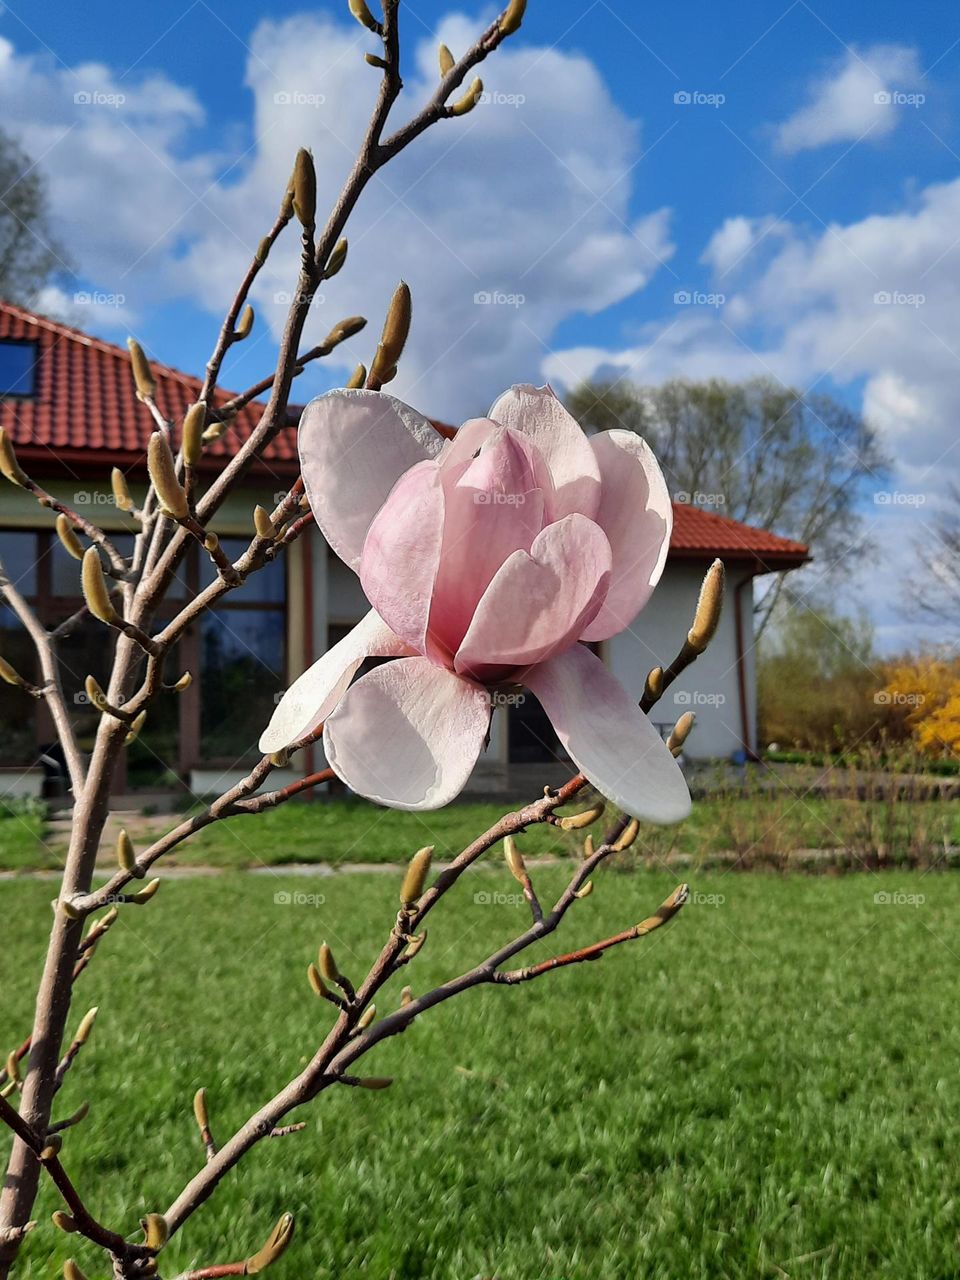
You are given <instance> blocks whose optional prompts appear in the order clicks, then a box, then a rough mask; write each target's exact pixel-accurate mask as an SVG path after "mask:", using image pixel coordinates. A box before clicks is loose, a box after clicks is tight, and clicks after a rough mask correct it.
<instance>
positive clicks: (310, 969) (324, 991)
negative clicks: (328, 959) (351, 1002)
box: [307, 964, 333, 1000]
mask: <svg viewBox="0 0 960 1280" xmlns="http://www.w3.org/2000/svg"><path fill="white" fill-rule="evenodd" d="M307 981H308V982H309V983H310V986H311V987H312V989H313V994H314V995H316V996H320V998H321V999H323V1000H329V999H330V997H331V996H332V995H333V992H332V991H331V990H330V988H329V987H328V986H327V984H326V983H325V982H324V980H323V978H321V977H320V970H319V969H318V968H317V966H316V965H315V964H308V965H307Z"/></svg>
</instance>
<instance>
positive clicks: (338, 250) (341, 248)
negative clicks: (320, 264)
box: [323, 240, 347, 280]
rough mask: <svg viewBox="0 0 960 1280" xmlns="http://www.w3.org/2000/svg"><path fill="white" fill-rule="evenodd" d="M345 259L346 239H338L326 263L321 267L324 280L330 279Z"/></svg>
mask: <svg viewBox="0 0 960 1280" xmlns="http://www.w3.org/2000/svg"><path fill="white" fill-rule="evenodd" d="M346 260H347V242H346V240H338V241H337V243H336V245H335V246H334V250H333V253H331V255H330V257H329V258H328V259H327V265H326V266H325V267H324V269H323V278H324V280H331V279H332V278H333V277H334V276H335V275H336V274H337V272H338V271H339V270H340V269H341V268H342V266H343V264H344V263H345V262H346Z"/></svg>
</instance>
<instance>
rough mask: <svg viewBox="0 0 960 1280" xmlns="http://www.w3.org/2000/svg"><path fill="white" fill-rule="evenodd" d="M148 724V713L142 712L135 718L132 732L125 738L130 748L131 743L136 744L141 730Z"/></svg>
mask: <svg viewBox="0 0 960 1280" xmlns="http://www.w3.org/2000/svg"><path fill="white" fill-rule="evenodd" d="M146 723H147V713H146V711H141V712H140V714H139V715H138V716H134V718H133V719H132V720H131V722H130V731H129V733H128V734H127V736H126V737H125V738H124V742H125V743H126V745H127V746H128V747H129V746H130V744H131V742H136V740H137V738H139V736H140V730H141V729H142V728H143V726H144V725H145V724H146Z"/></svg>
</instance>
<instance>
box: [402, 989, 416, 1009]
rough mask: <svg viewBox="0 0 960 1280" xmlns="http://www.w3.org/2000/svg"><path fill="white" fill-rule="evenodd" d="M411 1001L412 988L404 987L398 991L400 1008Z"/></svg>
mask: <svg viewBox="0 0 960 1280" xmlns="http://www.w3.org/2000/svg"><path fill="white" fill-rule="evenodd" d="M412 1001H413V988H412V987H404V988H403V990H402V991H401V992H400V1008H401V1009H405V1008H406V1007H407V1005H408V1004H411V1003H412Z"/></svg>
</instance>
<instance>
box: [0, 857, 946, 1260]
mask: <svg viewBox="0 0 960 1280" xmlns="http://www.w3.org/2000/svg"><path fill="white" fill-rule="evenodd" d="M416 840H417V837H415V838H414V839H413V840H411V839H410V838H409V836H407V838H406V839H404V840H403V844H404V846H405V847H409V845H410V844H411V843H416ZM537 879H538V884H539V886H540V887H541V890H542V891H543V893H544V895H546V893H547V891H551V892H555V891H556V890H557V889H558V887H559V885H560V882H561V871H560V869H558V868H550V869H549V870H546V869H545V870H543V871H542V872H541V873H540V874H539V875H538V877H537ZM514 887H515V886H514V884H513V882H512V881H511V880H510V879H509V877H508V876H507V874H506V872H505V871H504V870H503V869H502V867H497V868H496V870H494V871H487V872H481V873H478V874H477V875H475V876H471V877H468V878H467V882H466V883H464V884H462V885H461V886H460V887H459V889H458V891H457V894H456V896H455V898H452V899H451V900H450V901H449V902H448V904H447V907H446V909H445V910H443V911H441V912H438V913H436V914H435V915H434V916H433V917H432V918H431V921H430V936H429V940H428V942H427V944H426V946H425V947H424V949H423V951H422V952H421V953H420V956H419V957H418V958H417V960H416V961H415V962H414V963H413V965H411V966H410V968H409V969H407V970H405V971H404V975H403V977H402V981H403V982H406V981H409V982H411V983H412V984H413V985H414V988H415V990H418V991H421V990H423V989H424V988H425V987H426V986H427V985H428V984H433V983H436V982H437V981H439V980H441V979H443V978H444V977H447V976H449V975H452V974H455V973H457V972H459V971H460V970H461V969H462V968H463V967H464V966H467V965H470V964H471V963H473V962H475V961H476V960H477V959H479V958H481V957H482V956H483V955H485V954H487V952H488V951H489V950H491V949H492V948H493V947H494V946H495V945H496V944H497V942H498V941H500V940H502V939H504V938H505V937H506V936H508V934H510V933H512V932H513V931H515V930H516V929H517V928H518V927H519V926H520V925H521V924H522V922H523V920H524V910H525V909H524V908H522V907H518V906H516V905H512V899H509V900H508V901H505V902H504V903H502V904H501V905H492V904H491V903H490V901H489V898H490V891H491V890H493V889H496V890H503V892H504V893H505V894H508V895H509V894H511V892H512V890H513V888H514ZM671 887H672V881H671V880H670V879H668V878H667V877H666V876H665V875H663V874H662V873H654V872H645V871H641V872H637V873H634V874H624V873H617V872H615V871H611V870H607V871H604V872H603V873H602V875H601V876H599V877H598V881H597V888H596V890H595V892H594V894H593V895H592V897H590V898H588V899H586V900H585V901H583V902H582V903H578V904H577V905H576V908H575V912H574V913H573V918H570V919H569V920H568V927H567V928H565V930H564V931H563V933H562V935H561V943H562V945H563V947H564V948H566V947H567V946H568V945H570V944H573V943H575V942H581V943H582V942H585V941H587V940H589V939H590V938H592V937H597V936H602V935H603V934H605V933H607V932H610V931H613V930H616V929H619V928H621V927H623V926H625V925H628V924H630V923H632V922H634V921H636V920H637V919H639V918H641V917H642V916H643V915H646V914H647V913H648V912H649V910H650V909H651V908H652V907H653V906H655V905H656V903H657V902H659V901H660V900H661V898H662V897H663V896H664V894H665V893H666V891H668V890H669V889H670V888H671ZM692 888H693V890H694V891H695V894H697V895H702V896H697V897H695V898H694V900H693V901H692V902H691V903H690V905H689V906H687V907H686V908H685V910H684V911H683V912H682V913H681V915H680V917H679V918H678V920H677V921H676V922H674V923H673V924H672V925H671V926H670V927H669V928H668V929H665V930H663V931H661V932H660V933H658V934H656V935H654V936H652V937H651V938H649V939H648V940H646V941H638V942H634V943H631V944H629V945H627V946H624V947H622V948H619V949H617V950H615V951H613V952H611V953H609V954H608V955H607V956H606V957H605V958H604V959H603V961H602V962H601V963H595V964H589V965H582V966H579V967H577V968H575V969H568V970H565V971H563V972H559V973H554V974H550V975H548V976H547V977H545V978H544V979H542V980H541V981H539V982H537V983H531V984H529V985H527V986H524V987H520V988H514V989H496V990H485V991H483V992H473V993H470V994H468V995H466V996H464V997H462V998H460V999H458V1000H456V1001H455V1002H452V1003H450V1004H448V1005H445V1006H443V1007H441V1008H438V1009H436V1010H433V1011H432V1012H430V1013H428V1014H427V1015H426V1016H425V1017H424V1019H423V1020H422V1021H421V1023H420V1024H418V1025H417V1026H415V1027H414V1028H412V1029H411V1030H410V1031H409V1032H408V1033H407V1034H406V1035H405V1036H402V1037H400V1038H398V1039H397V1040H394V1041H391V1042H388V1043H386V1044H384V1045H382V1046H380V1047H379V1048H378V1049H376V1050H375V1051H374V1052H373V1053H372V1054H371V1057H370V1059H369V1060H368V1065H367V1067H366V1069H367V1070H368V1071H370V1072H373V1073H376V1074H387V1075H393V1076H395V1077H396V1082H395V1084H394V1086H393V1088H392V1089H391V1090H389V1091H387V1092H384V1093H367V1092H364V1091H360V1090H351V1089H342V1090H339V1091H337V1092H335V1093H326V1094H324V1095H323V1096H322V1097H321V1098H320V1099H319V1100H318V1102H317V1103H316V1104H315V1105H314V1106H313V1107H311V1108H305V1109H304V1111H303V1112H302V1114H301V1116H300V1118H303V1119H307V1120H308V1121H309V1126H308V1128H307V1129H306V1130H305V1131H304V1132H302V1133H300V1134H296V1135H293V1136H291V1137H288V1138H285V1139H282V1140H279V1141H270V1142H266V1143H264V1144H262V1145H261V1146H260V1147H259V1148H258V1149H257V1150H256V1151H255V1152H254V1153H253V1154H252V1155H251V1156H250V1157H249V1158H248V1159H247V1160H246V1161H245V1162H244V1163H243V1165H242V1166H241V1167H240V1169H239V1170H237V1171H235V1172H234V1174H233V1175H232V1176H231V1177H230V1178H229V1179H228V1181H227V1182H226V1183H225V1184H224V1185H222V1186H221V1188H220V1190H219V1191H218V1193H217V1195H216V1197H215V1199H214V1200H213V1201H211V1202H210V1203H209V1204H208V1205H207V1206H205V1208H204V1209H202V1210H201V1211H200V1213H199V1214H198V1215H197V1216H196V1218H195V1219H194V1220H193V1221H192V1222H191V1223H190V1224H189V1225H188V1227H187V1228H186V1229H185V1230H184V1231H183V1232H182V1233H181V1234H180V1235H178V1236H177V1237H176V1238H175V1239H174V1241H173V1242H172V1243H171V1245H170V1246H169V1248H168V1250H167V1256H165V1260H164V1267H163V1273H164V1274H165V1275H170V1276H172V1275H174V1274H176V1272H177V1271H178V1270H179V1269H180V1268H183V1267H187V1266H189V1265H191V1264H196V1263H203V1264H206V1265H209V1264H211V1263H216V1262H227V1261H230V1260H232V1259H233V1258H237V1257H243V1256H244V1255H245V1253H248V1252H250V1251H251V1250H252V1249H253V1248H254V1247H255V1246H257V1245H258V1244H259V1243H260V1240H261V1237H263V1236H265V1235H266V1233H267V1231H268V1230H269V1228H270V1226H271V1224H272V1222H273V1220H275V1219H276V1217H278V1216H279V1214H280V1213H281V1212H282V1211H284V1210H288V1209H289V1210H291V1211H293V1212H294V1213H295V1214H296V1216H297V1222H298V1229H297V1236H296V1239H295V1241H294V1244H293V1246H292V1247H291V1249H290V1251H289V1252H288V1254H287V1255H286V1257H285V1258H284V1259H283V1260H282V1262H281V1263H280V1264H278V1266H277V1267H276V1268H275V1269H274V1270H273V1271H272V1272H271V1273H270V1274H271V1275H272V1276H276V1277H277V1280H283V1278H284V1277H286V1278H288V1280H294V1277H296V1280H302V1278H304V1277H310V1278H311V1280H313V1278H314V1277H315V1278H316V1280H334V1278H336V1280H345V1278H346V1277H351V1280H352V1278H353V1277H360V1276H363V1277H369V1278H370V1280H426V1278H428V1277H429V1280H470V1278H471V1277H498V1278H499V1280H624V1278H625V1277H631V1280H633V1278H634V1277H643V1278H645V1277H662V1280H688V1278H689V1280H693V1278H696V1280H700V1278H701V1277H717V1280H720V1278H721V1277H723V1278H726V1277H730V1278H732V1280H741V1278H742V1277H754V1276H758V1277H760V1276H770V1277H783V1276H788V1277H803V1278H804V1280H806V1278H808V1277H816V1278H817V1280H824V1278H826V1277H829V1278H830V1280H841V1278H848V1280H866V1278H867V1277H889V1280H907V1278H908V1277H909V1280H946V1278H947V1277H953V1276H955V1275H956V1274H957V1261H956V1259H957V1247H958V1233H960V1154H958V1153H960V1072H958V1068H957V1064H958V1061H960V1016H958V1012H957V1011H958V1009H960V879H958V878H956V877H954V876H952V875H927V876H921V875H919V874H916V873H914V874H907V873H904V874H900V875H897V874H891V873H887V874H885V875H884V876H883V877H876V876H870V875H860V876H849V877H845V878H840V879H837V878H833V877H799V876H796V877H772V876H769V875H752V874H742V875H737V876H733V875H727V876H721V875H716V874H714V875H710V876H708V875H704V876H701V877H697V878H696V879H695V880H694V881H693V883H692ZM478 893H479V894H480V895H481V899H480V900H477V899H476V898H475V895H476V894H478ZM297 894H300V895H310V894H316V895H319V896H320V897H322V898H323V899H324V900H323V901H318V902H315V903H314V904H312V905H308V903H307V902H306V901H301V903H300V905H296V904H295V901H294V902H284V900H283V896H284V895H293V896H294V899H295V896H296V895H297ZM877 894H880V895H886V896H887V897H888V898H895V897H896V895H897V894H907V895H922V896H923V899H924V900H923V901H922V902H921V903H919V904H917V905H907V904H906V903H903V902H899V903H898V902H897V901H886V902H885V901H883V900H882V897H881V900H880V901H879V902H878V901H875V895H877ZM0 895H2V902H3V906H4V908H5V919H6V920H7V922H8V927H7V928H6V929H5V931H4V947H3V975H4V981H3V999H2V1002H0V1007H2V1013H0V1048H4V1049H5V1048H7V1047H9V1046H12V1045H13V1044H15V1043H17V1042H18V1041H19V1039H20V1038H21V1037H22V1035H23V1034H24V1028H25V1027H26V1025H27V1023H28V1020H29V1013H30V994H29V978H28V975H29V974H31V973H32V972H34V971H35V969H36V965H37V963H38V961H39V959H40V956H41V953H42V949H43V944H44V938H45V934H46V931H47V929H48V926H49V922H50V907H49V898H50V886H49V884H41V883H34V882H21V883H16V884H9V883H7V884H0ZM276 895H281V896H280V899H279V900H277V897H276ZM395 910H396V885H395V883H394V882H393V878H392V877H389V876H366V875H352V876H339V877H331V878H323V879H317V880H310V879H304V878H302V877H297V878H294V877H289V876H287V877H284V876H283V875H279V874H278V875H277V876H276V877H275V878H274V877H273V876H264V877H260V876H258V877H243V876H232V875H231V876H224V877H221V878H218V879H217V880H196V881H174V880H171V881H169V882H168V883H167V884H165V885H164V886H163V888H162V890H161V892H160V894H159V896H158V897H157V899H156V900H155V901H154V902H153V903H151V904H150V906H148V907H146V908H143V909H134V908H128V909H126V910H124V912H123V914H122V916H121V920H120V922H119V924H118V926H117V927H116V928H115V929H114V931H113V933H112V934H111V935H110V936H109V938H108V939H107V940H106V942H105V944H104V946H103V947H102V948H101V950H100V952H99V954H98V955H97V957H96V959H95V961H94V963H93V965H92V966H91V967H90V969H89V970H88V971H87V973H85V974H84V975H83V977H82V979H81V984H82V990H81V991H80V992H79V994H78V1000H77V1006H76V1009H75V1015H74V1017H73V1019H72V1023H75V1022H76V1020H77V1019H78V1018H79V1015H80V1013H81V1012H82V1010H84V1009H86V1008H87V1007H88V1006H89V1005H91V1004H99V1005H100V1009H101V1012H100V1018H99V1020H98V1023H97V1026H96V1029H95V1031H94V1033H93V1036H92V1038H91V1041H90V1043H89V1045H88V1046H87V1048H86V1050H85V1051H84V1054H83V1056H82V1058H81V1060H80V1061H79V1063H78V1064H77V1065H76V1067H75V1068H74V1070H73V1071H72V1072H71V1074H70V1076H69V1078H68V1081H67V1084H66V1086H65V1088H64V1090H63V1094H62V1099H61V1101H60V1104H59V1105H58V1108H57V1112H58V1114H59V1115H64V1114H67V1113H68V1112H69V1111H71V1110H73V1109H74V1108H75V1107H76V1106H77V1105H79V1103H80V1101H81V1100H82V1099H83V1098H87V1097H89V1098H90V1099H91V1100H92V1104H93V1106H92V1110H91V1113H90V1116H89V1117H88V1119H87V1120H86V1121H85V1122H84V1124H83V1125H82V1126H81V1127H80V1128H79V1129H77V1130H74V1131H72V1132H71V1133H68V1135H67V1137H66V1141H65V1144H64V1152H63V1158H64V1161H65V1163H66V1165H67V1167H68V1169H69V1170H70V1171H71V1172H72V1173H74V1174H75V1176H76V1177H77V1179H78V1180H79V1181H80V1183H81V1184H82V1185H84V1186H85V1187H86V1188H87V1190H88V1193H89V1195H90V1199H91V1202H92V1204H93V1206H94V1208H95V1209H96V1210H97V1211H98V1213H99V1214H100V1215H101V1217H102V1218H103V1219H105V1220H106V1221H107V1222H108V1223H109V1224H110V1225H112V1226H115V1227H118V1228H120V1229H122V1230H124V1231H131V1232H132V1231H134V1230H135V1228H136V1221H137V1219H138V1217H139V1216H140V1215H141V1214H142V1213H143V1212H145V1211H151V1210H158V1209H162V1208H164V1207H165V1206H166V1204H167V1203H168V1201H169V1200H170V1198H171V1196H172V1194H173V1193H174V1192H175V1191H176V1190H178V1189H179V1187H180V1185H181V1184H182V1182H183V1181H184V1179H185V1178H187V1177H188V1176H189V1175H190V1173H191V1172H192V1171H193V1170H195V1169H196V1168H197V1167H198V1164H199V1162H200V1159H201V1153H200V1150H199V1144H198V1142H197V1139H196V1135H195V1132H194V1126H193V1119H192V1115H191V1105H190V1104H191V1098H192V1096H193V1093H194V1091H195V1090H196V1088H197V1087H198V1086H199V1085H201V1084H203V1085H205V1086H206V1087H207V1089H208V1095H209V1101H210V1107H211V1112H212V1117H213V1123H214V1127H215V1130H216V1131H217V1132H218V1133H219V1134H220V1135H221V1136H223V1135H226V1134H227V1133H228V1131H229V1130H230V1128H231V1126H233V1125H236V1124H237V1123H239V1122H240V1121H241V1120H242V1119H243V1117H244V1115H245V1113H246V1112H247V1111H248V1110H249V1109H251V1108H252V1107H253V1106H255V1105H256V1104H257V1103H258V1102H259V1101H261V1100H263V1099H264V1098H265V1097H266V1096H267V1095H268V1094H270V1093H271V1092H273V1091H274V1090H275V1089H276V1088H277V1087H278V1086H279V1085H280V1084H281V1083H282V1082H283V1081H284V1080H286V1079H287V1078H288V1077H289V1076H290V1075H291V1074H292V1073H295V1072H296V1071H297V1070H298V1069H299V1067H300V1065H301V1064H302V1062H303V1060H304V1058H305V1056H306V1055H308V1054H310V1053H311V1052H312V1050H313V1049H314V1047H315V1045H316V1043H317V1041H318V1038H319V1037H320V1036H322V1034H323V1031H324V1028H325V1027H326V1026H327V1025H328V1021H329V1017H330V1015H329V1014H328V1013H327V1011H326V1006H324V1005H323V1004H322V1003H320V1002H318V1001H317V1000H315V999H314V997H313V996H312V995H311V993H310V992H309V989H308V987H307V983H306V979H305V977H304V969H305V966H306V964H307V962H308V961H309V960H310V959H311V958H312V956H313V954H314V951H315V947H316V945H317V943H318V942H319V941H321V940H322V939H323V938H326V939H328V940H329V941H330V942H331V943H332V944H334V945H335V947H336V954H337V958H338V960H339V961H340V964H341V967H343V968H344V969H346V970H347V971H348V972H349V973H352V974H353V975H357V974H359V973H360V972H361V970H362V969H363V968H364V967H365V965H366V964H367V962H368V961H369V960H370V959H371V957H372V956H373V955H374V953H375V950H376V949H377V945H378V942H379V940H380V939H381V938H382V936H383V935H384V933H385V931H386V930H387V929H389V927H390V925H391V923H392V920H393V917H394V913H395ZM400 985H401V982H397V983H396V986H397V988H399V986H400ZM396 994H397V992H396V991H393V992H391V996H392V998H393V999H395V998H396ZM385 1003H392V999H388V1002H385ZM56 1204H57V1201H56V1197H55V1195H54V1194H52V1192H51V1190H50V1188H49V1186H47V1187H46V1188H45V1191H44V1195H43V1199H42V1202H41V1203H40V1204H39V1205H38V1209H37V1214H36V1216H37V1217H38V1218H39V1219H40V1226H39V1227H38V1228H37V1230H36V1231H35V1232H34V1233H33V1234H32V1235H31V1237H30V1238H29V1245H28V1249H27V1251H26V1253H25V1254H24V1255H23V1265H22V1266H21V1269H20V1272H19V1274H21V1275H23V1276H30V1277H43V1280H50V1277H52V1276H53V1275H54V1274H59V1271H56V1266H55V1264H59V1263H60V1262H62V1260H63V1258H65V1257H66V1256H68V1255H69V1254H70V1253H73V1254H74V1255H75V1256H76V1257H77V1258H78V1261H79V1262H80V1263H81V1265H82V1266H83V1268H84V1270H85V1271H86V1272H87V1273H88V1275H90V1276H91V1277H93V1278H96V1277H98V1276H102V1274H103V1267H102V1265H98V1262H97V1260H96V1259H95V1257H94V1255H93V1254H92V1253H91V1252H89V1251H88V1250H87V1249H86V1247H85V1246H81V1247H78V1246H77V1245H76V1244H74V1243H73V1240H72V1238H70V1239H68V1238H67V1237H64V1236H62V1235H60V1234H59V1233H58V1232H57V1231H56V1230H55V1229H54V1228H53V1227H52V1226H51V1225H50V1222H49V1214H50V1213H51V1211H52V1210H53V1209H54V1208H55V1207H56Z"/></svg>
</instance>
